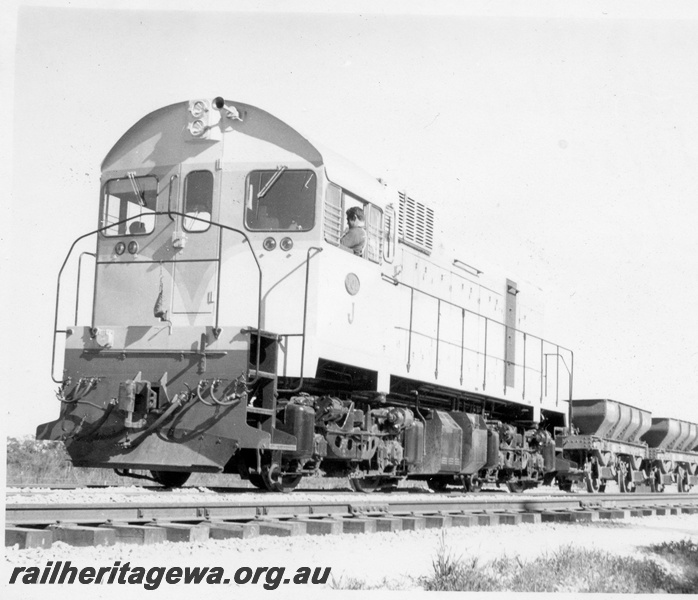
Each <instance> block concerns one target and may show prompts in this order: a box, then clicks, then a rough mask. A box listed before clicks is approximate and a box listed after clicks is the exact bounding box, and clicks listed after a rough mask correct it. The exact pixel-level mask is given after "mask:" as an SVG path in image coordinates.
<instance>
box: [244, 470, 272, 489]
mask: <svg viewBox="0 0 698 600" xmlns="http://www.w3.org/2000/svg"><path fill="white" fill-rule="evenodd" d="M247 478H248V479H249V480H250V483H251V484H252V485H253V486H255V487H256V488H258V489H260V490H266V489H267V486H266V484H265V483H264V479H263V478H262V476H261V475H260V474H259V473H249V474H248V476H247Z"/></svg>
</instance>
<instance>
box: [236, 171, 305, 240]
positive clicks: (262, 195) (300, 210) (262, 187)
mask: <svg viewBox="0 0 698 600" xmlns="http://www.w3.org/2000/svg"><path fill="white" fill-rule="evenodd" d="M316 184H317V177H316V176H315V173H314V172H313V171H309V170H289V169H287V168H286V167H279V168H277V169H270V170H266V171H252V172H251V173H250V174H249V175H248V177H247V197H246V201H245V225H246V226H247V228H248V229H251V230H253V231H279V230H295V231H309V230H310V229H312V228H313V226H314V224H315V189H316Z"/></svg>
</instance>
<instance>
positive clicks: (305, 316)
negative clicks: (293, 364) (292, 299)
mask: <svg viewBox="0 0 698 600" xmlns="http://www.w3.org/2000/svg"><path fill="white" fill-rule="evenodd" d="M311 250H316V252H315V254H313V255H312V256H310V251H311ZM322 250H323V249H322V248H318V247H317V246H311V247H310V248H308V252H307V253H306V259H305V294H304V297H303V333H301V336H302V337H301V371H300V381H299V382H298V385H297V386H296V387H295V388H293V389H279V390H276V391H277V392H283V393H284V394H295V393H296V392H299V391H300V390H301V389H302V388H303V367H304V366H305V340H306V338H307V335H306V323H307V319H308V282H309V280H310V259H311V258H315V257H316V256H317V255H318V254H320V252H322ZM286 337H287V338H288V337H290V334H287V335H286Z"/></svg>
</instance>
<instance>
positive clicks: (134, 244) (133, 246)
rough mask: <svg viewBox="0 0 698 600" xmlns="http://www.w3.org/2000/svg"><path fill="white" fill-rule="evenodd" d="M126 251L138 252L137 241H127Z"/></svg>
mask: <svg viewBox="0 0 698 600" xmlns="http://www.w3.org/2000/svg"><path fill="white" fill-rule="evenodd" d="M128 251H129V252H130V253H131V254H138V242H137V241H136V240H133V241H130V242H129V243H128Z"/></svg>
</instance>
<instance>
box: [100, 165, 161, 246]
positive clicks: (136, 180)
mask: <svg viewBox="0 0 698 600" xmlns="http://www.w3.org/2000/svg"><path fill="white" fill-rule="evenodd" d="M157 190H158V181H157V179H156V178H155V177H150V176H148V177H134V176H130V177H126V178H123V179H111V180H109V181H107V184H106V185H105V186H104V204H103V213H102V215H103V216H102V227H108V229H106V230H105V231H104V235H108V236H116V235H146V234H148V233H150V232H152V231H153V229H154V228H155V215H154V214H153V213H154V212H155V209H156V205H157Z"/></svg>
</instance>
